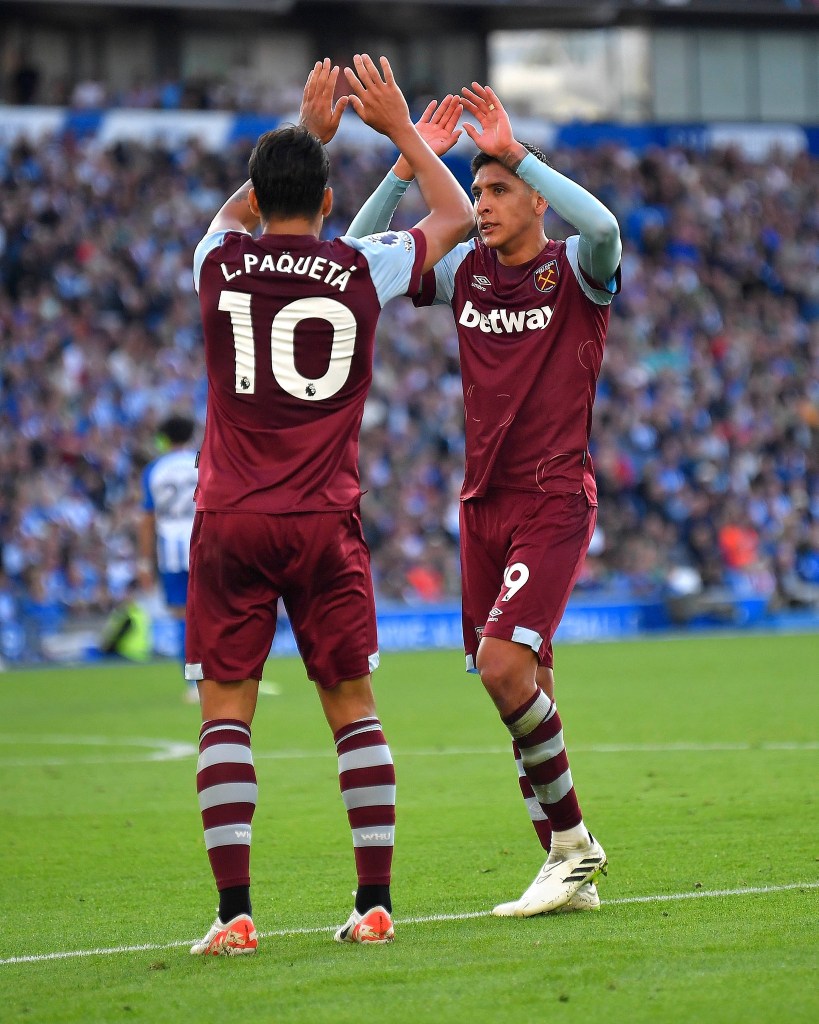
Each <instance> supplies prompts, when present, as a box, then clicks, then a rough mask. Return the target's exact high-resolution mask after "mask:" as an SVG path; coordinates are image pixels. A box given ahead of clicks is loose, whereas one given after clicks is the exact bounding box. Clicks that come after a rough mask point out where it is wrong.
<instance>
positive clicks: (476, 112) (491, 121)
mask: <svg viewBox="0 0 819 1024" xmlns="http://www.w3.org/2000/svg"><path fill="white" fill-rule="evenodd" d="M461 92H462V93H463V96H462V98H461V102H462V103H463V105H464V106H465V107H466V109H467V110H468V111H469V113H470V114H472V115H473V116H474V117H476V118H477V119H478V124H479V125H480V131H479V130H478V129H477V128H476V127H475V126H474V125H472V124H468V123H465V124H464V131H465V132H466V134H467V135H468V136H469V137H470V139H472V141H473V142H474V143H475V145H476V146H477V147H478V149H480V150H482V151H483V152H484V153H486V154H487V155H488V156H493V157H495V158H496V159H498V160H501V162H506V160H508V159H509V158H510V154H511V153H512V151H514V152H515V153H517V148H518V147H520V143H518V142H517V140H516V139H515V136H514V135H513V133H512V125H511V123H510V121H509V115H508V114H507V113H506V111H505V110H504V107H503V104H502V103H501V101H500V100H499V99H498V97H497V96H496V95H495V93H494V92H493V91H492V89H490V87H489V86H488V85H480V84H479V83H478V82H473V83H472V88H471V89H468V88H467V87H466V86H464V87H463V89H461Z"/></svg>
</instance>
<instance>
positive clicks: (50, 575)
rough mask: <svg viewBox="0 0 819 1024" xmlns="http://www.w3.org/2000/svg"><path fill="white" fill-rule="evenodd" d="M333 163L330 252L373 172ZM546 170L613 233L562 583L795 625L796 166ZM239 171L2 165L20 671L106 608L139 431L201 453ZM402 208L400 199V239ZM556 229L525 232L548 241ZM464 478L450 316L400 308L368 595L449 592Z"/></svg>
mask: <svg viewBox="0 0 819 1024" xmlns="http://www.w3.org/2000/svg"><path fill="white" fill-rule="evenodd" d="M330 151H331V156H332V161H333V164H332V172H331V174H332V181H333V185H334V189H335V196H336V207H335V210H334V215H333V218H332V220H331V221H330V222H329V223H328V225H327V233H328V235H333V234H341V233H343V232H344V230H345V229H346V227H347V225H348V224H349V222H350V220H351V219H352V217H353V215H354V214H355V212H356V211H357V209H358V206H359V204H360V202H361V201H362V200H363V199H364V198H365V197H366V195H368V194H369V191H370V190H371V188H372V187H374V186H375V184H376V183H377V182H378V181H379V180H380V179H381V176H382V175H383V173H384V171H385V169H386V167H385V157H384V154H383V152H381V153H376V152H368V151H364V150H361V149H360V148H355V149H353V148H347V149H345V148H343V147H342V146H341V145H340V144H339V143H338V142H336V143H333V144H331V147H330ZM551 157H552V160H553V163H554V164H555V166H556V167H558V169H560V170H562V171H564V172H565V173H567V174H569V175H570V176H571V177H573V178H575V179H576V180H578V181H580V182H581V183H583V184H584V185H585V186H586V187H588V188H589V189H590V190H591V191H592V192H593V193H594V194H595V195H597V196H599V197H600V199H601V200H602V201H603V202H604V203H606V204H607V205H608V206H609V207H610V208H611V209H612V210H613V211H614V212H615V213H616V215H617V217H618V219H619V221H620V224H621V227H622V231H623V236H624V257H623V291H622V294H621V295H620V296H619V297H618V298H617V299H616V300H615V303H614V312H613V315H612V320H611V327H610V331H609V337H608V343H607V351H606V358H605V362H604V366H603V371H602V374H601V378H600V382H599V389H598V398H597V404H596V412H595V426H594V434H593V445H592V453H593V457H594V461H595V465H596V468H597V476H598V484H599V491H600V516H599V525H598V529H597V532H596V533H595V536H594V538H593V542H592V549H591V552H590V554H589V557H588V559H587V562H586V567H585V570H584V573H583V575H582V577H581V580H580V582H579V584H578V587H579V588H580V589H582V590H583V591H585V592H586V593H587V594H589V593H594V594H601V595H612V594H613V595H620V596H624V597H628V598H629V599H633V598H657V597H662V598H663V599H667V600H668V601H669V602H670V604H669V607H672V608H673V609H674V615H675V617H677V618H678V619H679V620H680V621H684V620H685V619H687V618H691V617H692V616H694V615H696V614H698V613H699V612H701V611H703V610H709V609H710V610H711V611H713V612H714V613H715V614H721V613H722V612H724V613H725V614H726V615H730V614H731V608H732V603H733V602H735V601H736V600H738V599H741V598H743V597H747V596H749V595H756V596H759V597H762V598H764V599H765V600H766V601H767V602H768V603H769V606H770V607H772V608H793V607H819V170H818V169H817V165H816V163H815V162H814V161H812V160H811V159H810V157H808V156H807V155H798V156H795V157H791V156H785V155H784V154H775V153H774V154H772V155H771V156H770V157H769V158H768V159H766V160H765V161H763V162H759V163H752V162H748V161H746V160H745V159H744V158H743V157H742V156H741V155H740V154H739V153H738V152H736V151H731V150H727V151H714V152H710V153H695V152H689V151H684V150H681V149H669V150H654V151H648V152H646V153H644V154H642V155H636V154H635V153H633V152H631V151H629V150H626V149H623V148H620V147H617V146H612V147H610V148H602V149H597V150H594V151H581V150H566V151H558V152H555V153H553V154H551ZM246 159H247V149H246V147H245V148H237V149H236V150H235V151H233V152H231V153H227V154H224V155H222V156H215V155H213V154H208V153H205V152H204V151H202V150H201V149H200V148H199V146H198V145H197V144H195V143H193V142H192V143H190V144H188V145H187V146H185V147H180V148H177V149H175V150H173V151H171V152H169V151H165V150H163V149H160V148H145V147H142V146H140V145H137V144H135V143H127V144H120V145H117V146H115V147H113V148H110V149H107V150H104V149H101V148H99V147H98V146H96V145H95V144H94V143H93V142H92V141H84V142H79V141H77V140H75V139H73V138H70V137H65V138H54V139H51V140H50V141H46V142H41V143H38V144H37V146H36V147H35V146H32V145H30V144H27V143H24V142H17V143H15V144H13V145H11V146H9V147H7V148H3V147H2V145H0V182H1V183H2V188H1V189H0V637H2V636H3V635H4V634H3V630H4V629H5V627H6V626H8V625H10V624H12V623H14V622H18V623H23V624H25V629H26V630H27V635H26V645H27V647H28V650H29V653H31V650H33V649H34V647H32V645H35V646H36V643H37V637H39V636H41V635H43V634H45V635H47V634H48V633H49V632H54V631H55V630H58V629H60V628H61V627H62V626H63V625H65V624H66V623H67V622H74V621H77V620H78V619H81V618H82V617H83V616H100V615H104V614H106V613H107V612H109V611H110V610H111V608H112V607H114V606H115V605H116V604H117V602H119V601H120V600H122V598H123V597H124V595H126V594H127V592H128V587H129V584H130V583H131V581H132V580H133V579H134V577H135V575H136V573H135V562H136V556H137V548H136V530H137V522H138V519H139V516H140V510H141V491H140V479H141V471H142V469H143V467H144V466H145V465H146V463H147V462H148V461H149V460H150V459H152V458H153V457H154V456H155V455H156V449H155V435H156V428H157V425H158V423H159V422H160V421H161V419H162V418H164V417H165V416H166V415H167V414H168V413H169V412H171V411H181V412H189V413H192V414H193V416H194V417H195V419H196V421H197V423H198V424H199V430H200V433H201V428H202V426H203V423H204V418H205V411H206V410H205V395H206V389H205V381H204V376H203V359H202V352H201V339H200V327H199V317H198V303H197V299H196V296H195V294H194V292H193V288H192V284H191V256H192V252H193V249H194V246H195V245H196V243H197V241H198V240H199V238H200V237H201V235H202V234H203V232H204V230H205V228H206V227H207V224H208V222H209V220H210V218H211V216H212V215H213V213H214V212H215V211H216V209H218V207H219V206H220V205H221V203H222V202H223V200H224V198H225V197H226V196H227V195H229V194H230V193H231V192H232V191H233V190H234V189H235V188H236V187H237V185H238V184H240V183H241V182H242V181H243V180H244V179H245V177H246ZM419 213H420V206H419V200H418V197H417V195H416V196H413V195H412V194H410V195H409V196H408V197H407V205H406V206H405V207H404V208H402V209H401V210H400V211H399V214H398V216H397V220H396V224H399V225H406V224H408V223H412V222H413V221H414V220H415V219H416V218H417V216H418V215H419ZM569 230H570V229H569V228H568V227H567V226H566V225H565V224H563V223H562V222H560V221H559V220H558V219H557V218H556V217H552V216H551V215H549V220H548V223H547V231H548V233H549V234H550V235H551V236H553V237H561V236H564V235H565V234H567V233H569ZM462 463H463V424H462V398H461V389H460V379H459V373H458V357H457V343H456V339H455V332H454V328H453V323H452V317H451V313H450V312H449V310H448V309H446V308H440V307H439V308H436V309H433V310H429V309H422V310H416V309H415V308H414V307H413V306H412V304H411V303H409V302H407V301H401V300H397V301H395V302H393V303H391V304H390V305H389V306H388V307H387V308H386V309H385V311H384V313H383V315H382V318H381V321H380V326H379V329H378V342H377V358H376V366H375V375H374V383H373V389H372V394H371V397H370V399H369V401H368V404H367V408H366V413H365V419H364V424H363V430H362V435H361V467H362V487H363V488H364V489H365V490H366V492H367V493H366V495H365V497H364V499H363V501H362V512H363V518H364V524H365V531H366V535H367V537H368V540H369V543H370V546H371V549H372V552H373V567H374V576H375V582H376V588H377V592H378V595H379V598H380V599H381V600H382V601H387V600H389V601H399V602H410V603H433V602H437V601H444V600H448V599H452V598H456V597H457V595H458V592H459V570H458V492H459V487H460V482H461V477H462ZM7 646H8V645H7ZM0 650H2V647H1V646H0ZM9 653H10V652H9V651H8V650H7V651H6V655H7V656H9ZM11 653H13V652H11Z"/></svg>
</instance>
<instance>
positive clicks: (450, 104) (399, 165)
mask: <svg viewBox="0 0 819 1024" xmlns="http://www.w3.org/2000/svg"><path fill="white" fill-rule="evenodd" d="M462 112H463V106H462V105H461V100H460V97H458V96H451V95H447V96H444V98H443V99H442V100H441V102H440V103H439V102H438V101H437V100H432V101H431V102H430V103H428V104H427V108H426V110H425V111H424V113H423V114H422V115H421V118H420V120H418V121H416V122H415V127H416V128H417V129H418V134H419V135H420V136H421V138H422V139H423V140H424V142H426V144H427V145H428V146H429V148H430V149H431V150H432V152H433V153H435V155H436V156H443V155H444V153H448V152H449V150H450V149H452V147H453V146H454V145H455V143H456V142H457V141H458V139H459V138H460V137H461V135H462V134H463V132H462V131H461V129H460V128H458V127H457V125H458V120H459V118H460V116H461V113H462ZM393 171H394V173H395V174H396V176H397V177H399V178H402V179H403V180H404V181H410V180H411V179H412V176H413V174H412V168H411V167H410V165H409V163H408V162H407V161H406V160H405V159H404V157H402V156H399V157H398V160H397V161H396V163H395V166H394V167H393Z"/></svg>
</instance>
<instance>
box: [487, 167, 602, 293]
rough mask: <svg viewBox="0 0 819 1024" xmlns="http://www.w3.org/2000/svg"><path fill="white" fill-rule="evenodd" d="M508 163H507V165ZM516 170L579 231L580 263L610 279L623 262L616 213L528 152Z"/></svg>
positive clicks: (599, 277)
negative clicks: (621, 261)
mask: <svg viewBox="0 0 819 1024" xmlns="http://www.w3.org/2000/svg"><path fill="white" fill-rule="evenodd" d="M507 166H508V165H507ZM514 170H515V172H516V174H517V175H518V176H519V177H520V178H522V179H523V180H524V181H525V182H526V184H527V185H530V186H531V187H532V188H533V189H534V190H535V191H536V192H539V193H540V195H542V196H543V198H544V199H546V200H547V201H548V203H549V205H550V206H551V207H552V209H553V210H554V211H555V213H557V214H559V215H560V216H561V217H562V218H563V219H564V220H565V221H568V223H569V224H572V225H574V227H576V228H577V229H578V231H579V232H580V245H579V247H578V258H579V260H580V265H581V266H582V267H583V269H584V270H585V271H586V273H587V274H589V275H590V276H591V277H592V278H593V279H594V280H595V281H600V282H603V281H608V280H609V278H610V277H611V276H612V275H613V274H614V272H615V270H617V267H618V266H619V265H620V257H621V255H622V245H621V242H620V228H619V226H618V224H617V219H616V218H615V216H614V214H613V213H612V212H611V211H610V210H608V209H606V207H605V206H604V205H603V204H602V203H601V202H600V200H599V199H596V198H595V197H594V196H593V195H592V194H591V193H590V192H587V191H586V189H584V188H583V186H582V185H578V184H577V182H576V181H572V180H571V178H567V177H566V176H565V175H564V174H561V173H560V172H559V171H556V170H555V169H554V168H553V167H549V166H548V165H547V164H544V163H543V162H542V161H541V160H538V159H537V157H536V156H534V155H533V154H531V153H527V154H526V157H525V158H524V159H523V160H522V161H521V162H520V163H519V164H518V165H517V167H515V168H514Z"/></svg>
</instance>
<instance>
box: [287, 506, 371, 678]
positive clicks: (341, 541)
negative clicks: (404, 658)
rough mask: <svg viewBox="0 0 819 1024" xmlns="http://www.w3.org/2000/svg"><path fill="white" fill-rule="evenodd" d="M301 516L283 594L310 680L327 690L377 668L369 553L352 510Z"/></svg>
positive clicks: (358, 520)
mask: <svg viewBox="0 0 819 1024" xmlns="http://www.w3.org/2000/svg"><path fill="white" fill-rule="evenodd" d="M300 518H301V519H302V522H301V523H299V524H297V525H298V529H299V531H300V533H301V543H300V549H301V555H300V557H299V559H298V561H297V562H294V563H293V564H292V565H291V566H290V569H289V580H288V585H287V586H286V587H285V589H284V592H283V595H282V596H283V599H284V604H285V607H286V609H287V614H288V616H289V617H290V623H291V625H292V627H293V633H294V635H295V637H296V642H297V644H298V647H299V651H300V653H301V656H302V659H303V660H304V664H305V667H306V668H307V674H308V676H309V678H310V679H312V680H313V681H314V682H316V683H318V684H319V686H321V687H322V688H332V687H334V686H337V685H338V683H340V682H342V681H343V680H349V679H360V678H362V677H364V676H368V675H369V673H370V672H371V671H373V670H374V669H375V668H376V667H377V665H378V640H377V632H376V621H375V598H374V596H373V585H372V575H371V571H370V552H369V549H368V547H367V544H366V543H365V541H364V535H363V532H362V529H361V520H360V518H359V515H358V512H357V510H351V511H347V512H327V513H309V514H307V515H305V516H303V517H300Z"/></svg>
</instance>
